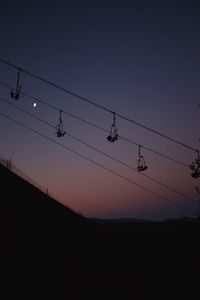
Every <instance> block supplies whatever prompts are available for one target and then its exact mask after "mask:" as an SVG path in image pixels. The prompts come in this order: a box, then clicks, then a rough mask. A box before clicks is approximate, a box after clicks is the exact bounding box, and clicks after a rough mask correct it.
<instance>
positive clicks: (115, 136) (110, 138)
mask: <svg viewBox="0 0 200 300" xmlns="http://www.w3.org/2000/svg"><path fill="white" fill-rule="evenodd" d="M107 140H108V141H109V142H111V143H114V142H115V141H117V140H118V130H117V128H116V126H115V113H114V112H113V123H112V126H111V128H110V134H109V135H108V136H107Z"/></svg>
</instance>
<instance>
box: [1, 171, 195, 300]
mask: <svg viewBox="0 0 200 300" xmlns="http://www.w3.org/2000/svg"><path fill="white" fill-rule="evenodd" d="M0 180H1V181H0V186H1V196H0V242H1V244H0V246H1V247H0V267H1V268H0V269H1V271H0V272H1V275H2V277H3V278H4V281H5V283H6V284H7V285H8V286H9V288H8V289H6V293H7V297H5V296H3V297H1V298H2V299H15V298H17V299H18V298H20V299H21V297H22V294H25V298H26V299H56V300H57V299H78V297H80V296H81V298H82V299H83V298H85V297H88V296H90V295H91V296H92V298H93V299H113V297H117V296H118V297H120V298H121V299H149V298H152V297H153V299H155V295H157V294H158V297H159V299H175V293H176V295H178V297H176V299H189V300H190V299H196V291H198V290H199V281H200V259H199V258H200V242H199V238H200V222H199V220H197V219H196V220H195V219H194V220H187V221H185V220H180V221H179V220H177V221H173V222H171V221H168V222H163V223H156V222H149V223H148V222H139V221H138V220H137V221H136V222H134V220H133V221H127V222H125V221H123V222H116V221H115V222H112V221H110V222H103V221H100V222H99V221H98V220H97V221H96V222H95V221H91V220H88V219H86V218H84V217H82V216H80V215H78V214H76V213H75V212H73V211H72V210H70V209H69V208H67V207H65V206H63V205H62V204H60V203H58V202H57V201H55V200H54V199H52V198H51V197H49V196H48V195H46V194H43V193H42V192H41V191H39V190H38V189H36V188H35V187H34V186H32V185H30V184H29V183H27V182H26V181H24V180H23V179H21V178H20V177H18V176H17V175H15V174H13V173H12V172H11V171H9V170H8V169H7V168H5V167H3V166H1V165H0ZM3 286H4V284H3ZM5 286H6V285H5ZM160 288H161V292H160V291H159V289H160ZM26 290H27V292H26ZM71 292H72V295H70V293H71ZM0 296H1V295H0Z"/></svg>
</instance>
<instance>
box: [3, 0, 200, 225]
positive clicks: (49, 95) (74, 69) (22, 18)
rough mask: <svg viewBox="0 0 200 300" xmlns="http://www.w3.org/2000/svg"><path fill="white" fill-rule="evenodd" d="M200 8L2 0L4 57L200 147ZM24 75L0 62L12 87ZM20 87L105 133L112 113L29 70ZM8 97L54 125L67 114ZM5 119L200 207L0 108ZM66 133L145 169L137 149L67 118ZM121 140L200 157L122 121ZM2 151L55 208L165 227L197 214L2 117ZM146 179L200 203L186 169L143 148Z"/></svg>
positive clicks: (119, 122) (179, 157) (8, 108)
mask: <svg viewBox="0 0 200 300" xmlns="http://www.w3.org/2000/svg"><path fill="white" fill-rule="evenodd" d="M199 15H200V6H199V5H198V1H147V0H144V1H142V0H141V1H134V0H133V1H125V0H123V1H20V0H19V1H14V0H13V1H9V0H7V1H1V9H0V36H1V47H0V58H1V59H4V60H7V61H9V62H11V63H13V64H16V65H17V66H19V67H21V68H24V69H25V70H28V71H30V72H32V73H34V74H36V75H39V76H41V77H43V78H45V79H47V80H50V81H52V82H54V83H56V84H58V85H61V86H62V87H64V88H66V89H68V90H70V91H72V92H75V93H77V94H80V95H81V96H84V97H87V98H89V99H91V100H92V101H94V102H96V103H98V104H100V105H103V106H106V107H108V108H109V109H111V110H112V111H115V112H117V113H120V114H122V115H125V116H127V117H128V118H131V119H133V120H135V121H138V122H140V123H142V124H144V125H145V126H147V127H150V128H152V129H155V130H157V131H160V132H162V133H164V134H166V135H168V136H170V137H172V138H175V139H177V140H180V141H182V142H183V143H186V144H188V145H190V146H192V147H194V148H197V149H198V148H199V138H200V135H199V131H198V128H199V114H200V108H199V107H198V105H199V103H200V99H199V94H200V56H199V53H200V18H199ZM16 74H17V71H16V70H15V69H13V68H11V67H9V66H7V65H4V64H3V63H0V81H1V82H4V83H6V84H8V85H10V86H13V87H15V86H16ZM20 79H21V83H22V85H23V91H24V92H26V93H28V94H31V95H32V96H35V97H38V98H40V99H42V100H44V101H46V102H47V103H49V104H51V105H54V106H56V107H58V108H59V109H62V110H64V111H67V112H69V113H72V114H74V115H76V116H78V117H80V118H83V119H85V120H87V121H89V122H92V123H95V124H96V125H98V126H101V127H104V128H106V129H108V130H109V129H110V126H111V124H112V114H110V113H108V112H105V111H103V110H100V109H98V108H97V107H94V106H91V105H90V104H87V103H85V102H83V101H81V100H80V99H78V98H75V97H72V96H70V95H68V94H66V93H64V92H61V91H59V90H57V89H55V88H54V87H52V86H48V85H47V84H45V83H44V82H40V81H38V80H36V79H34V78H32V77H30V76H28V75H26V74H24V73H22V74H21V78H20ZM0 98H2V99H5V100H8V101H10V102H11V103H13V104H15V105H17V106H18V107H19V108H20V109H24V110H27V111H29V112H30V113H31V114H34V115H35V116H37V117H39V118H41V119H43V120H45V121H47V122H49V123H51V124H52V125H54V126H56V124H57V123H58V117H59V112H58V111H56V110H54V109H52V108H50V107H48V106H45V105H43V104H41V103H39V102H37V106H36V108H34V107H33V102H34V101H33V100H31V99H30V98H28V97H27V96H24V97H23V98H22V99H20V100H19V101H15V100H13V99H11V98H10V90H9V89H7V88H5V87H4V86H2V85H1V84H0ZM0 112H2V113H5V114H7V115H9V116H10V117H12V118H14V119H16V120H17V121H20V122H22V123H24V124H25V125H27V126H30V127H31V128H33V129H35V130H37V131H39V132H41V133H43V134H45V135H46V136H48V137H49V138H51V139H53V140H55V141H56V142H59V143H62V144H64V145H65V146H67V147H69V148H71V149H73V150H74V151H77V152H79V153H80V154H82V155H85V156H87V157H88V158H90V159H92V160H94V161H96V162H97V163H99V164H102V165H103V166H105V167H107V168H110V169H112V170H113V171H114V172H117V173H119V174H120V175H122V176H126V177H127V178H129V179H130V180H132V181H134V182H136V183H137V184H140V185H142V186H143V187H145V188H148V189H150V190H152V191H153V192H155V193H158V194H160V195H163V196H164V197H166V198H167V199H169V200H171V201H174V202H175V203H177V204H178V205H182V206H184V207H185V208H187V209H189V210H191V211H192V212H194V213H196V212H197V211H199V210H200V209H199V205H197V204H195V203H193V202H192V201H190V200H188V199H185V198H183V197H181V196H180V195H177V194H175V193H174V192H172V191H169V190H168V189H166V188H164V187H163V186H160V185H159V184H156V183H155V182H152V181H150V180H149V179H148V178H145V177H144V176H142V175H141V174H139V173H138V172H135V171H133V170H131V169H128V168H126V167H125V166H122V165H120V164H119V163H117V162H115V161H112V160H110V159H109V158H108V157H105V156H103V155H102V154H99V153H97V152H95V151H94V150H92V149H90V148H88V147H87V146H86V145H83V144H81V143H80V142H78V141H75V140H74V139H72V138H71V137H70V136H69V135H67V134H66V135H65V136H64V137H63V138H60V139H58V138H57V137H56V135H55V129H54V128H51V127H49V126H47V125H44V124H43V123H41V122H39V121H38V120H36V119H34V118H32V117H31V116H30V115H26V114H25V113H24V112H22V111H20V110H17V109H16V108H14V107H11V106H9V105H8V104H6V103H3V102H2V101H0ZM63 122H64V128H65V130H66V131H67V133H68V134H70V135H73V136H75V137H76V138H79V139H81V140H83V141H84V142H86V143H88V144H90V145H92V146H93V147H96V148H98V149H99V150H101V151H104V152H106V153H107V154H109V155H112V156H113V157H115V158H117V159H118V160H121V161H123V162H125V163H126V164H128V165H130V166H132V167H133V168H136V167H137V160H138V147H137V146H136V145H134V144H131V143H128V142H126V141H124V140H122V139H119V140H118V141H117V142H116V143H109V142H108V141H107V139H106V137H107V135H108V134H107V133H106V132H103V131H101V130H98V129H96V128H94V127H91V126H89V125H87V124H85V123H83V122H81V121H79V120H77V119H73V118H71V117H70V116H67V115H64V114H63ZM116 126H117V128H118V130H119V135H120V136H123V137H125V138H127V139H130V140H132V141H134V142H135V143H136V144H141V145H143V146H145V147H147V148H150V149H153V150H155V151H157V152H160V153H162V154H164V155H168V156H170V157H172V158H174V159H176V160H178V161H179V160H180V161H181V162H184V163H185V164H186V165H189V164H190V163H191V162H192V161H193V159H194V158H196V154H195V152H193V151H191V150H189V149H186V148H184V147H182V146H180V145H177V144H175V143H172V142H170V141H168V140H166V139H164V138H162V137H159V136H158V135H155V134H153V133H151V132H149V131H147V130H144V129H142V128H140V127H138V126H136V125H134V124H131V123H129V122H127V121H125V120H123V119H120V118H118V117H117V118H116ZM0 128H1V130H0V140H1V151H0V155H2V156H5V157H10V158H12V160H13V162H14V163H15V164H16V165H17V166H18V167H19V168H20V169H21V170H23V172H25V173H26V174H28V176H30V177H31V178H32V179H33V180H35V181H36V182H38V183H39V184H40V185H42V186H44V187H48V188H49V190H50V192H51V193H52V194H54V195H55V196H56V197H57V199H58V200H61V201H62V202H65V203H66V205H67V206H69V207H71V208H72V209H74V210H75V211H78V212H81V213H82V214H84V215H85V216H88V217H104V218H115V217H133V218H147V219H151V220H162V219H164V218H173V217H181V216H188V215H190V214H189V213H187V212H185V211H183V210H181V209H179V208H177V207H176V206H174V205H172V204H171V203H168V202H167V201H165V200H164V199H161V198H159V197H156V196H155V195H153V194H151V193H148V192H147V191H144V190H143V189H140V188H138V187H137V186H135V185H134V184H131V183H129V182H128V181H125V180H124V179H122V178H120V177H117V176H115V175H114V174H111V173H109V172H108V171H106V170H104V169H101V168H100V167H98V166H96V165H94V164H92V163H91V162H89V161H86V160H84V159H82V158H80V157H78V156H76V155H75V154H73V153H71V152H69V151H67V150H66V149H64V148H62V147H59V146H58V145H56V144H53V143H51V142H49V141H47V140H45V139H43V138H42V137H40V136H38V135H36V134H34V133H31V132H30V131H28V130H27V129H25V128H23V127H20V126H18V125H17V124H15V123H13V122H11V121H9V120H7V119H6V118H4V117H3V116H0ZM141 151H142V154H143V155H144V157H145V160H146V163H147V165H148V170H147V171H146V172H145V174H147V175H148V176H150V177H153V178H155V179H157V180H159V181H161V182H162V183H164V184H166V185H168V186H170V187H171V188H173V189H176V190H178V191H180V192H182V193H184V194H185V195H187V196H189V197H191V198H192V199H195V200H198V197H199V195H198V193H197V192H196V190H195V186H199V187H200V184H199V179H194V178H192V177H191V175H190V174H191V170H190V168H189V167H186V166H183V165H180V164H177V163H175V162H173V161H170V160H167V159H165V158H163V157H161V156H159V155H156V154H155V153H152V152H150V151H148V150H146V149H143V148H142V149H141Z"/></svg>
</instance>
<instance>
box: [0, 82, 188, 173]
mask: <svg viewBox="0 0 200 300" xmlns="http://www.w3.org/2000/svg"><path fill="white" fill-rule="evenodd" d="M0 84H1V85H2V86H4V87H6V88H9V89H12V86H10V85H8V84H6V83H4V82H2V81H0ZM22 93H23V94H24V95H25V96H27V97H28V98H30V99H33V100H35V101H38V102H40V103H42V104H43V105H46V106H48V107H51V108H52V109H55V110H57V111H60V110H61V108H59V107H57V106H55V105H52V104H49V103H47V102H46V101H44V100H42V99H40V98H38V97H34V96H32V95H30V94H28V93H26V92H24V91H23V92H22ZM62 112H63V113H64V114H66V115H68V116H70V117H71V118H74V119H76V120H79V121H81V122H83V123H85V124H87V125H89V126H92V127H94V128H96V129H99V130H101V131H103V132H106V133H110V131H109V130H107V129H105V128H103V127H101V126H99V125H97V124H94V123H92V122H90V121H87V120H85V119H83V118H80V117H78V116H77V115H74V114H72V113H70V112H67V111H65V110H63V109H62ZM118 138H119V139H122V140H124V141H126V142H128V143H130V144H133V145H136V146H142V148H143V149H145V150H147V151H150V152H152V153H154V154H156V155H159V156H161V157H163V158H165V159H168V160H171V161H173V162H175V163H177V164H179V165H182V166H184V167H186V168H187V169H188V167H189V165H187V164H186V163H184V162H182V161H180V160H177V159H175V158H172V157H170V156H168V155H166V154H163V153H160V152H158V151H155V150H153V149H151V148H149V147H146V146H144V145H142V144H139V143H137V142H135V141H133V140H130V139H128V138H126V137H123V136H121V135H118Z"/></svg>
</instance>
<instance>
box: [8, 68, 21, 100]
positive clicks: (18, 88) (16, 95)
mask: <svg viewBox="0 0 200 300" xmlns="http://www.w3.org/2000/svg"><path fill="white" fill-rule="evenodd" d="M20 73H21V69H20V68H18V72H17V84H16V88H15V90H14V89H12V90H11V91H10V96H11V98H12V99H14V100H19V98H22V97H23V95H22V93H21V89H22V85H20V84H19V80H20Z"/></svg>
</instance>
